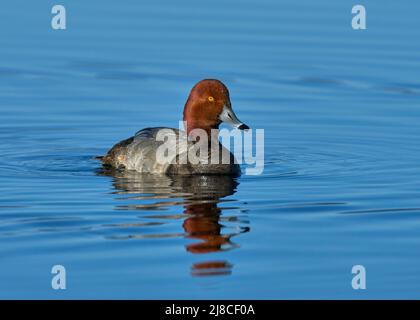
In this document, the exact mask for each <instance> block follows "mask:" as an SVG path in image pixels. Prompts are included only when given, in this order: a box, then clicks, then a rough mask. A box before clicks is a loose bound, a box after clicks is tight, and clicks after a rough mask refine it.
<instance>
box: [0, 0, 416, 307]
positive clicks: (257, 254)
mask: <svg viewBox="0 0 420 320" xmlns="http://www.w3.org/2000/svg"><path fill="white" fill-rule="evenodd" d="M54 4H57V3H56V2H55V1H48V0H44V1H29V0H26V1H24V0H13V1H11V0H8V1H3V2H2V4H1V5H0V47H1V50H0V141H1V142H0V298H53V299H55V298H57V299H67V298H72V299H75V298H117V299H123V298H130V299H131V298H135V299H163V298H165V299H171V298H178V299H184V298H188V299H217V298H221V299H225V298H229V299H240V298H249V299H291V298H317V299H324V298H336V299H337V298H351V299H355V298H357V299H365V298H398V299H401V298H419V297H420V255H419V252H420V232H419V229H420V166H419V164H420V162H419V159H420V143H419V141H420V140H419V137H420V125H419V120H420V78H419V75H420V19H419V18H418V13H419V11H420V3H419V2H418V1H408V0H403V1H399V2H395V1H390V0H388V1H386V0H384V1H370V0H369V1H368V0H366V1H363V3H362V4H364V5H365V6H366V10H367V29H366V30H353V29H352V28H351V18H352V14H351V8H352V6H353V5H355V4H357V3H355V2H354V1H348V0H341V1H327V0H318V1H310V0H284V1H276V0H263V1H251V0H241V1H239V0H234V1H222V0H212V1H205V2H203V1H201V2H200V1H192V0H179V1H169V0H157V1H143V0H142V1H135V0H127V1H123V2H118V1H114V2H111V1H100V0H90V1H68V0H63V1H61V2H60V3H59V4H62V5H64V6H65V7H66V9H67V29H66V30H53V29H52V28H51V18H52V15H51V8H52V6H53V5H54ZM203 78H218V79H220V80H222V81H223V82H224V83H226V85H227V86H228V87H229V89H230V94H231V99H232V103H233V107H234V109H235V110H236V113H237V115H238V116H239V118H240V119H241V120H242V121H244V122H245V123H247V124H248V125H249V126H251V127H252V128H259V129H264V130H265V168H264V172H263V174H262V175H258V176H248V175H242V176H241V177H239V178H229V177H200V176H198V177H195V178H180V177H179V178H168V177H147V176H142V175H135V174H125V173H120V174H114V175H110V174H107V173H104V172H103V171H101V166H100V164H99V162H98V161H97V160H96V159H95V158H94V157H95V156H97V155H102V154H104V153H105V152H106V151H107V150H108V149H109V148H110V147H111V146H112V145H113V144H114V143H116V142H118V141H119V140H121V139H124V138H127V137H129V136H130V135H132V134H133V133H134V132H136V131H137V130H139V129H141V128H144V127H151V126H169V127H177V126H178V120H180V119H181V115H182V109H183V105H184V103H185V100H186V98H187V95H188V92H189V90H190V89H191V87H192V86H193V85H194V84H195V83H196V82H197V81H199V80H200V79H203ZM53 265H63V266H64V267H65V268H66V275H67V282H66V286H67V289H66V290H53V289H52V288H51V279H52V276H53V275H52V274H51V268H52V266H53ZM354 265H363V266H364V267H365V269H366V277H367V278H366V279H367V289H366V290H354V289H353V288H352V286H351V281H352V277H353V275H352V273H351V270H352V266H354Z"/></svg>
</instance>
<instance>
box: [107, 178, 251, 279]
mask: <svg viewBox="0 0 420 320" xmlns="http://www.w3.org/2000/svg"><path fill="white" fill-rule="evenodd" d="M101 175H109V176H112V177H113V186H114V187H115V189H116V193H117V194H119V195H125V196H124V197H123V198H122V199H123V200H130V202H131V201H132V200H136V201H138V203H135V204H130V205H126V204H124V205H118V206H116V209H119V210H124V209H125V210H143V211H144V210H147V211H150V210H162V209H170V208H171V207H173V208H176V207H178V206H182V207H183V208H184V209H183V213H182V214H178V213H175V214H169V215H158V214H154V215H148V216H145V217H146V218H152V219H156V220H157V219H177V218H178V219H179V218H182V219H183V223H182V227H183V229H184V233H183V234H182V233H181V234H180V233H177V234H161V235H156V234H155V235H150V234H145V235H142V234H130V235H129V236H127V237H125V238H151V237H154V238H163V237H177V236H185V237H186V238H188V239H194V240H198V241H195V242H193V243H191V244H188V245H186V250H187V251H188V252H190V253H192V254H208V253H213V252H220V251H225V250H229V249H233V248H237V247H238V246H237V245H236V244H235V243H234V242H232V241H231V238H232V237H233V236H235V235H238V234H240V233H244V232H247V231H249V227H248V226H247V223H248V222H247V221H246V220H244V219H243V217H241V216H238V215H236V216H232V215H230V216H224V215H222V210H223V209H222V208H220V207H219V206H218V204H219V203H220V202H225V201H226V202H227V201H229V200H226V199H223V198H225V197H227V196H230V195H233V194H234V193H235V192H236V188H237V187H238V184H239V183H238V182H237V179H236V178H235V177H231V176H200V175H196V176H171V177H169V176H160V175H148V174H138V173H133V172H115V171H106V172H101ZM127 195H128V196H127ZM119 199H121V198H119ZM151 200H152V201H151ZM231 201H232V200H231ZM226 209H230V210H232V211H233V212H240V208H239V207H226ZM143 225H144V224H143ZM149 225H150V224H149ZM155 225H156V224H155ZM157 225H158V224H157ZM126 226H127V225H126ZM118 238H119V239H121V237H118ZM231 272H232V265H231V264H230V263H229V262H228V261H225V260H206V261H202V262H199V263H194V264H193V265H192V267H191V273H192V275H195V276H209V275H226V274H230V273H231Z"/></svg>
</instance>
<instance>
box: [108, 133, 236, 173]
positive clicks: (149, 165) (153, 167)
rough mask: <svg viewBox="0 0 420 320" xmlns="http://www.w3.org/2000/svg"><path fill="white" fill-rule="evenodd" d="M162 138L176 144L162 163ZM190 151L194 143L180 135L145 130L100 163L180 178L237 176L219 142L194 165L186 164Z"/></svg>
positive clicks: (126, 141) (231, 161) (230, 157)
mask: <svg viewBox="0 0 420 320" xmlns="http://www.w3.org/2000/svg"><path fill="white" fill-rule="evenodd" d="M159 132H160V134H159ZM162 134H163V135H164V136H165V137H166V139H170V140H171V141H176V143H175V146H172V147H173V148H175V149H173V150H175V152H167V153H166V154H165V158H164V160H163V159H162V157H160V156H159V150H160V149H159V147H161V146H162V144H164V143H167V142H165V141H168V140H164V139H162ZM191 148H195V149H197V148H196V145H195V143H194V142H192V141H189V140H188V138H187V135H186V134H185V132H183V131H180V130H177V129H171V128H146V129H143V130H141V131H139V132H137V133H136V135H135V136H133V137H131V138H129V139H126V140H123V141H121V142H119V143H117V144H116V145H115V146H113V147H112V148H111V149H110V150H109V151H108V153H107V154H106V155H105V156H104V157H103V158H102V163H103V164H104V165H105V166H109V167H113V168H117V169H119V170H134V171H137V172H140V173H158V174H181V175H191V174H229V175H237V174H239V173H240V168H239V165H238V164H237V163H236V161H235V158H234V156H233V155H232V153H231V152H230V151H229V150H227V149H226V148H225V147H224V146H223V145H222V144H221V143H220V142H218V141H217V143H213V144H209V145H208V152H207V153H203V155H202V154H201V153H199V157H198V163H197V162H196V161H195V162H193V163H191V161H190V156H189V150H191ZM161 149H162V150H163V149H164V148H161ZM190 153H191V151H190ZM217 155H218V157H217ZM212 156H213V159H212ZM214 159H217V161H214Z"/></svg>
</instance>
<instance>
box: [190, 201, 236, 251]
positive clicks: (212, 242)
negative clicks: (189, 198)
mask: <svg viewBox="0 0 420 320" xmlns="http://www.w3.org/2000/svg"><path fill="white" fill-rule="evenodd" d="M184 213H186V214H188V215H190V217H188V218H187V219H185V221H184V224H183V228H184V230H185V232H186V233H187V237H188V238H190V239H199V240H202V241H203V242H199V243H193V244H190V245H188V246H187V250H188V251H189V252H191V253H208V252H215V251H220V250H221V249H222V246H223V245H224V244H226V243H229V238H228V237H224V236H222V235H221V228H222V227H221V225H220V223H219V217H220V209H219V208H218V207H217V205H216V203H199V204H190V205H187V206H185V211H184Z"/></svg>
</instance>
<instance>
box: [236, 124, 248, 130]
mask: <svg viewBox="0 0 420 320" xmlns="http://www.w3.org/2000/svg"><path fill="white" fill-rule="evenodd" d="M238 129H239V130H248V129H249V127H248V126H247V125H246V124H244V123H242V124H241V125H240V126H239V127H238Z"/></svg>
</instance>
